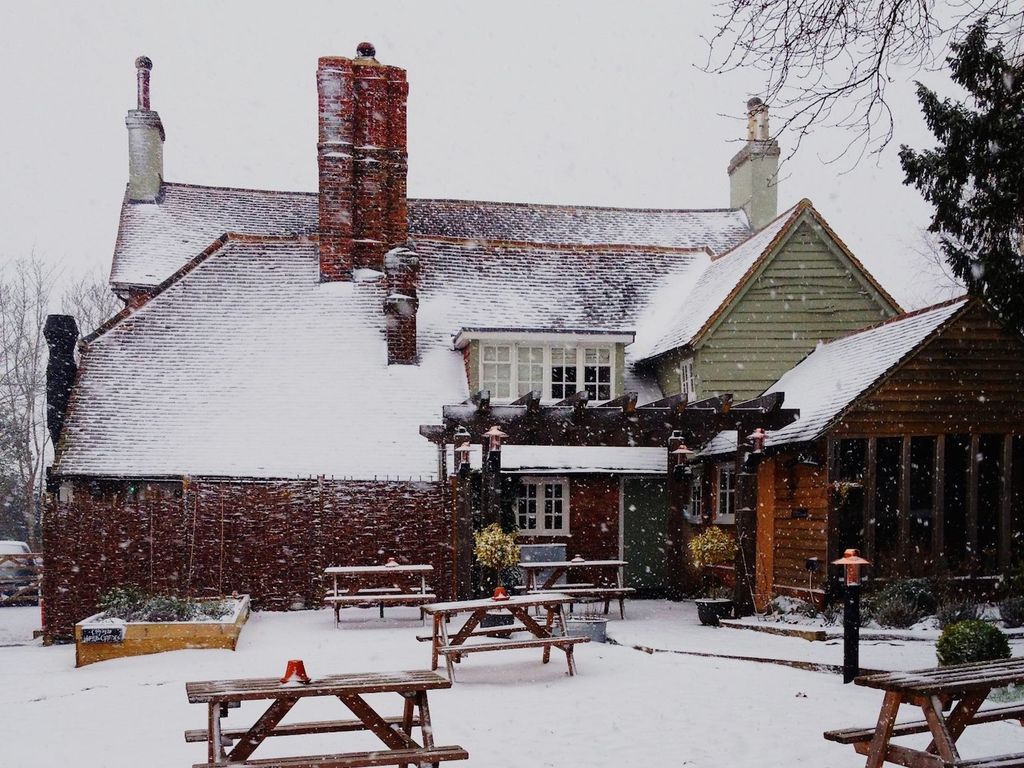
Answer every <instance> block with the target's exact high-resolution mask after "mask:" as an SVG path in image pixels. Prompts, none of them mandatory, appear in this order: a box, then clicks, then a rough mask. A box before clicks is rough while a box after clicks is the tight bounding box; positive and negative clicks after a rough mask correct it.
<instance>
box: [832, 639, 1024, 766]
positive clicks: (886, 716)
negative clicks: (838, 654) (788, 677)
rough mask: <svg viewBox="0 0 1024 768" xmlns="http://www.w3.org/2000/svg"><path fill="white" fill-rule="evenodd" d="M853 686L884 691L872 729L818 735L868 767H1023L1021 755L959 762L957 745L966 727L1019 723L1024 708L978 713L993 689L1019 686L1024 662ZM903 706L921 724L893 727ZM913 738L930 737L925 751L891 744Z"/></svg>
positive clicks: (861, 680)
mask: <svg viewBox="0 0 1024 768" xmlns="http://www.w3.org/2000/svg"><path fill="white" fill-rule="evenodd" d="M854 682H855V683H856V684H857V685H863V686H866V687H869V688H877V689H879V690H882V691H884V692H885V697H884V698H883V700H882V707H881V710H880V712H879V715H878V720H877V723H876V725H874V726H866V727H863V728H859V727H858V728H840V729H835V730H831V731H826V732H825V733H824V734H823V736H824V738H826V739H828V740H829V741H834V742H837V743H839V744H849V745H851V746H853V748H854V749H855V750H856V751H857V752H858V753H860V754H862V755H865V756H867V763H866V766H867V768H880V766H882V765H883V764H884V763H887V762H888V763H896V764H897V765H904V766H908V767H909V768H1024V753H1015V754H1004V755H993V756H991V757H977V758H962V757H961V756H960V753H959V751H958V749H957V744H956V742H957V739H959V738H960V736H961V734H962V733H963V732H964V730H965V729H966V728H967V727H968V726H971V725H977V724H980V723H995V722H999V721H1001V720H1017V721H1018V722H1020V723H1021V724H1024V704H1012V705H1007V706H999V707H991V708H988V709H984V710H983V709H981V705H982V704H983V703H984V702H985V699H986V698H987V697H988V696H989V694H990V693H991V692H992V691H993V690H994V689H996V688H1001V687H1003V686H1006V685H1019V684H1022V683H1024V658H1011V659H1002V660H999V661H986V662H977V663H973V664H958V665H953V666H949V667H938V668H934V669H921V670H914V671H910V672H882V673H878V674H872V675H863V676H861V677H858V678H857V679H856V680H855V681H854ZM903 704H907V705H911V706H915V707H919V708H920V709H921V712H922V714H923V715H924V720H915V721H912V722H903V723H897V722H896V718H897V715H898V714H899V710H900V706H901V705H903ZM947 710H950V711H949V713H948V714H946V712H947ZM917 733H930V734H931V737H932V739H931V743H930V744H929V745H928V746H927V747H926V749H924V750H921V749H916V748H913V747H910V746H904V745H902V744H893V743H892V739H894V738H899V737H901V736H908V735H913V734H917Z"/></svg>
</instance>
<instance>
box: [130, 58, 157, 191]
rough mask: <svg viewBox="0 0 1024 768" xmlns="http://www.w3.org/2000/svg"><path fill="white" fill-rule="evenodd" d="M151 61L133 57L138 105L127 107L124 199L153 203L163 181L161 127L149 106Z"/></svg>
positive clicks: (155, 114)
mask: <svg viewBox="0 0 1024 768" xmlns="http://www.w3.org/2000/svg"><path fill="white" fill-rule="evenodd" d="M152 69H153V62H152V61H150V60H149V59H148V58H147V57H145V56H140V57H139V58H137V59H136V60H135V70H136V77H137V79H138V106H137V109H130V110H128V114H127V116H126V117H125V119H124V122H125V125H127V126H128V200H129V201H130V202H133V203H155V202H156V201H157V200H158V199H159V197H160V184H161V183H162V182H163V180H164V126H163V123H161V122H160V115H159V114H157V113H156V112H155V111H153V110H151V109H150V108H149V73H150V70H152Z"/></svg>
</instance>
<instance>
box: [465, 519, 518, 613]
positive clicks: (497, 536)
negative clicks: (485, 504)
mask: <svg viewBox="0 0 1024 768" xmlns="http://www.w3.org/2000/svg"><path fill="white" fill-rule="evenodd" d="M473 543H474V554H475V555H476V561H477V562H478V563H479V564H480V566H481V567H482V569H483V571H482V573H481V584H482V586H484V587H485V589H487V590H488V591H489V592H490V591H491V590H493V592H491V599H492V600H502V599H505V600H507V599H508V597H509V596H510V595H511V594H512V590H513V589H514V588H515V586H516V585H517V584H518V583H519V569H518V568H517V566H518V565H519V545H518V544H516V537H515V534H513V533H506V532H505V531H503V530H502V529H501V526H500V525H498V523H491V524H490V525H488V526H487V527H486V528H484V529H483V530H480V531H477V532H476V533H474V534H473ZM485 574H489V576H490V578H486V577H485ZM484 619H485V621H482V622H481V626H494V625H500V624H511V623H512V619H513V617H512V616H511V614H509V615H507V616H506V615H504V614H489V615H488V616H485V617H484Z"/></svg>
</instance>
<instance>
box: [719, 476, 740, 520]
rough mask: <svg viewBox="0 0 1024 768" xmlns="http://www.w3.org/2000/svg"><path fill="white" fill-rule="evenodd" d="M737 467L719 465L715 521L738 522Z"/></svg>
mask: <svg viewBox="0 0 1024 768" xmlns="http://www.w3.org/2000/svg"><path fill="white" fill-rule="evenodd" d="M735 504H736V468H735V467H733V466H732V465H730V464H719V465H718V493H716V494H715V522H716V523H734V522H736V506H735Z"/></svg>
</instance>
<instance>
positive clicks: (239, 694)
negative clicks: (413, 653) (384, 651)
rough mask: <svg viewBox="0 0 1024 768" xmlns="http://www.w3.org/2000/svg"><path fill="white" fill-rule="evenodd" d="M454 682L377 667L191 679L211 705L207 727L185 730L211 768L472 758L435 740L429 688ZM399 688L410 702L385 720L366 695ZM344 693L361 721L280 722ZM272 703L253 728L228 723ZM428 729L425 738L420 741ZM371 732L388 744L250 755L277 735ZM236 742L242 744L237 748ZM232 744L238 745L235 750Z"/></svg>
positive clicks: (194, 694)
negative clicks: (254, 706) (416, 734)
mask: <svg viewBox="0 0 1024 768" xmlns="http://www.w3.org/2000/svg"><path fill="white" fill-rule="evenodd" d="M450 687H451V682H449V681H448V680H445V679H444V678H443V677H442V676H441V675H438V674H436V673H434V672H426V671H422V670H416V671H412V672H375V673H364V674H346V675H328V676H326V677H321V678H319V679H314V680H312V681H311V682H310V683H308V684H302V683H287V684H282V683H281V682H280V681H279V680H278V679H277V678H257V679H243V680H211V681H207V682H192V683H186V684H185V690H186V692H187V693H188V700H189V702H190V703H192V704H206V705H207V727H206V728H199V729H196V730H189V731H185V741H187V742H205V743H206V745H207V759H206V762H205V763H196V765H195V766H194V768H202V767H203V766H211V765H213V766H230V767H231V768H241V766H259V767H260V768H314V766H315V767H316V768H354V767H355V766H372V765H408V764H412V765H422V764H433V765H435V766H436V765H438V764H439V763H440V762H441V761H443V760H466V759H468V758H469V753H468V752H467V751H466V750H465V749H463V748H462V747H460V746H458V745H449V746H443V747H438V746H435V744H434V736H433V731H432V728H431V724H430V708H429V706H428V705H427V691H431V690H437V689H440V688H450ZM379 693H395V694H398V695H399V696H400V697H401V698H402V700H403V710H402V714H401V715H400V716H397V717H385V716H382V715H381V714H379V713H378V712H377V710H376V709H374V707H372V706H371V705H370V704H369V703H368V702H367V701H366V699H365V698H364V696H366V695H368V694H379ZM320 696H327V697H331V698H337V699H339V700H340V701H341V703H342V704H344V705H345V707H347V708H348V710H349V711H350V712H351V713H352V714H353V715H355V719H348V720H320V721H314V722H308V723H290V724H288V725H280V722H281V720H282V719H283V718H284V716H285V715H286V714H288V712H289V711H290V710H291V709H292V707H294V706H295V705H296V704H297V703H298V702H299V701H301V700H302V699H308V698H313V697H320ZM254 700H264V701H270V706H268V707H267V709H266V711H265V712H264V713H263V715H262V716H261V717H259V718H258V719H257V720H256V722H255V723H254V724H253V725H252V726H251V727H249V728H224V727H223V725H222V723H221V720H222V719H223V718H224V717H226V716H227V710H228V707H229V705H237V703H238V702H242V701H254ZM414 728H419V729H420V740H421V741H422V744H421V743H420V742H417V741H415V740H414V739H413V738H412V733H413V729H414ZM352 731H370V732H371V733H373V734H375V735H376V736H377V737H379V738H380V740H381V741H382V742H383V743H384V746H385V749H377V750H374V751H369V752H345V753H338V754H328V755H306V756H298V757H286V758H273V759H258V760H251V759H250V755H252V753H253V751H254V750H255V749H256V748H257V747H258V746H259V745H260V744H262V743H263V741H264V740H265V739H267V738H269V737H271V736H299V735H302V734H314V733H316V734H321V733H343V732H352ZM232 744H233V745H234V746H232ZM226 747H231V749H230V751H228V750H227V749H226Z"/></svg>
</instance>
